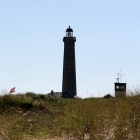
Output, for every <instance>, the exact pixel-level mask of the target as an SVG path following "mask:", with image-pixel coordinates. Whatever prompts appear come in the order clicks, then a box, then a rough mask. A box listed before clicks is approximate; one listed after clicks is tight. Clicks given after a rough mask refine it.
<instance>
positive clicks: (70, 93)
mask: <svg viewBox="0 0 140 140" xmlns="http://www.w3.org/2000/svg"><path fill="white" fill-rule="evenodd" d="M63 42H64V58H63V81H62V97H64V98H74V96H75V95H76V94H77V91H76V64H75V42H76V37H73V29H72V28H70V26H69V28H68V29H67V30H66V36H65V37H64V38H63Z"/></svg>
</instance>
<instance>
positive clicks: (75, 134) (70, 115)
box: [0, 93, 140, 140]
mask: <svg viewBox="0 0 140 140" xmlns="http://www.w3.org/2000/svg"><path fill="white" fill-rule="evenodd" d="M0 126H1V127H0V139H1V138H3V139H4V140H30V139H31V140H33V139H34V140H35V139H37V140H41V139H44V140H45V139H49V138H54V139H55V138H56V139H59V138H60V139H62V138H63V139H64V140H65V139H66V140H68V139H74V140H76V139H77V140H86V139H89V140H107V139H110V140H128V139H132V140H133V139H140V95H139V94H138V95H131V96H128V97H125V98H109V99H105V98H88V99H61V98H57V97H53V96H47V95H40V94H34V93H26V94H24V95H21V94H19V95H3V96H0Z"/></svg>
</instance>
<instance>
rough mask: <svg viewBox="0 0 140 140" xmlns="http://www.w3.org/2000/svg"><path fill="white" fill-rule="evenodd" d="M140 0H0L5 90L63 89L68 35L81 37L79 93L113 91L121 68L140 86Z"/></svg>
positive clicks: (0, 84) (0, 72) (0, 74)
mask: <svg viewBox="0 0 140 140" xmlns="http://www.w3.org/2000/svg"><path fill="white" fill-rule="evenodd" d="M139 7H140V1H139V0H134V1H132V0H123V1H122V0H117V1H116V0H86V1H85V0H81V1H78V0H77V1H76V0H71V1H67V0H59V1H58V0H24V1H21V0H12V1H10V0H6V1H4V0H0V91H1V93H2V92H3V90H4V89H6V90H7V91H9V90H10V89H11V88H12V87H16V93H25V92H28V91H31V92H35V93H44V94H46V93H49V92H50V91H51V90H54V91H61V90H62V68H63V51H64V50H63V49H64V44H63V41H62V39H63V37H64V36H65V30H66V28H68V26H69V25H70V26H71V27H72V28H73V30H74V36H76V39H77V41H76V44H75V47H76V72H77V94H78V96H80V97H90V96H94V97H97V96H104V95H105V94H108V93H110V94H112V95H114V83H115V82H116V79H115V78H116V77H117V73H118V72H120V69H123V74H125V76H124V77H123V82H125V81H126V82H127V87H128V88H129V89H130V88H132V87H133V86H134V87H138V86H139V85H140V76H139V75H140V65H139V57H140V55H139V53H140V8H139Z"/></svg>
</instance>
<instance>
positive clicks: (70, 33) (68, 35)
mask: <svg viewBox="0 0 140 140" xmlns="http://www.w3.org/2000/svg"><path fill="white" fill-rule="evenodd" d="M66 37H73V30H72V28H70V26H69V28H68V29H67V30H66Z"/></svg>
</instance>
